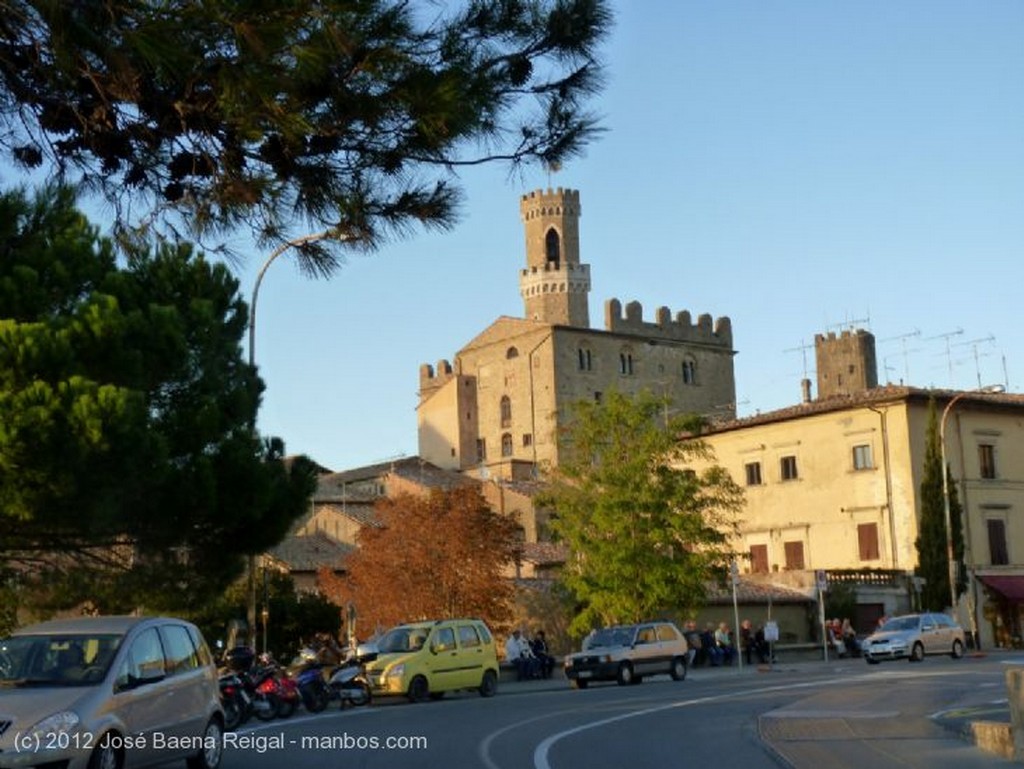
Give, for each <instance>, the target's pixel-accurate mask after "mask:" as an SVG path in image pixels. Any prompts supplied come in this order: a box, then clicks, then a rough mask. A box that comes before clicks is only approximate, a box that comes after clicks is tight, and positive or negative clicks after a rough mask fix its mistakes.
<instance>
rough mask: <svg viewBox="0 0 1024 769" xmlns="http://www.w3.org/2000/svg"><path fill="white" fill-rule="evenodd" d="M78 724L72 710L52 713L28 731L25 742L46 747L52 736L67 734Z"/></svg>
mask: <svg viewBox="0 0 1024 769" xmlns="http://www.w3.org/2000/svg"><path fill="white" fill-rule="evenodd" d="M78 722H79V718H78V714H77V713H75V712H74V711H72V710H62V711H61V712H60V713H54V714H53V715H52V716H49V717H47V718H44V719H43V720H42V721H40V722H39V723H37V724H36V725H35V726H33V727H32V728H31V729H29V730H28V740H27V742H29V743H36V744H42V745H46V744H48V743H49V742H51V738H52V737H53V736H54V735H57V734H67V733H68V732H70V731H71V730H72V729H74V728H75V727H76V726H78Z"/></svg>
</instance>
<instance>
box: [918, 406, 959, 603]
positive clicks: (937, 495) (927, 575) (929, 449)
mask: <svg viewBox="0 0 1024 769" xmlns="http://www.w3.org/2000/svg"><path fill="white" fill-rule="evenodd" d="M943 472H946V473H947V478H946V484H947V487H948V489H949V522H950V528H951V529H952V535H953V536H952V539H953V558H954V559H955V561H956V564H957V567H956V574H957V585H956V590H957V596H960V595H963V593H964V591H965V590H966V589H967V570H966V568H965V565H964V534H963V524H962V521H963V508H962V507H961V505H960V500H959V496H958V494H957V490H956V482H955V481H954V480H953V476H952V473H950V472H949V468H948V467H946V468H943V467H942V445H941V443H940V440H939V417H938V410H937V408H936V406H935V401H934V400H931V401H930V402H929V404H928V428H927V433H926V436H925V453H924V475H923V477H922V480H921V522H920V529H919V532H918V537H917V540H916V541H915V542H914V546H915V547H916V548H917V563H918V565H917V575H918V576H919V577H923V578H924V580H925V584H924V587H923V588H922V590H921V608H922V609H923V610H932V611H937V610H940V609H942V607H944V606H948V605H949V600H950V590H949V554H948V549H949V548H948V542H947V538H946V511H945V505H944V503H943V496H942V473H943Z"/></svg>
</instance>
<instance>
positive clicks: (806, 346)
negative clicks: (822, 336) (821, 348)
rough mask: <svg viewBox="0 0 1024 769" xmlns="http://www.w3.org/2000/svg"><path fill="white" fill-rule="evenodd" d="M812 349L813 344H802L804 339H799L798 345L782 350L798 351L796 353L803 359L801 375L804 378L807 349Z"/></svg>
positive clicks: (805, 376)
mask: <svg viewBox="0 0 1024 769" xmlns="http://www.w3.org/2000/svg"><path fill="white" fill-rule="evenodd" d="M813 349H814V345H813V344H804V340H803V339H801V340H800V345H799V346H798V347H790V348H788V349H786V350H783V352H798V353H800V354H801V355H802V356H803V359H804V376H803V378H804V379H807V351H808V350H813Z"/></svg>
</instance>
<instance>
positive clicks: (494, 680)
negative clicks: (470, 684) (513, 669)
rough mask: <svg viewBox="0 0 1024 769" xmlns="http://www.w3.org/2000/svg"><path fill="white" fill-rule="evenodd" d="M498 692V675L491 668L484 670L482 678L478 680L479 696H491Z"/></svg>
mask: <svg viewBox="0 0 1024 769" xmlns="http://www.w3.org/2000/svg"><path fill="white" fill-rule="evenodd" d="M497 693H498V677H497V676H496V675H495V674H494V671H493V670H485V671H484V677H483V680H481V681H480V696H481V697H493V696H494V695H495V694H497Z"/></svg>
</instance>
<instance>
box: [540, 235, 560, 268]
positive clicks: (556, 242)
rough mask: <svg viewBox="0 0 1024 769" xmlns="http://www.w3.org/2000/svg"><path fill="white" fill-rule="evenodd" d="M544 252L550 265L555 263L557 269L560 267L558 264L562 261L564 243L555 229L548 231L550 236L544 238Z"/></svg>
mask: <svg viewBox="0 0 1024 769" xmlns="http://www.w3.org/2000/svg"><path fill="white" fill-rule="evenodd" d="M544 252H545V254H546V255H547V260H548V264H551V263H554V265H555V267H558V263H559V262H560V261H561V260H562V241H561V238H559V237H558V231H557V230H555V228H554V227H552V228H551V229H550V230H548V234H547V235H545V236H544Z"/></svg>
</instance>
